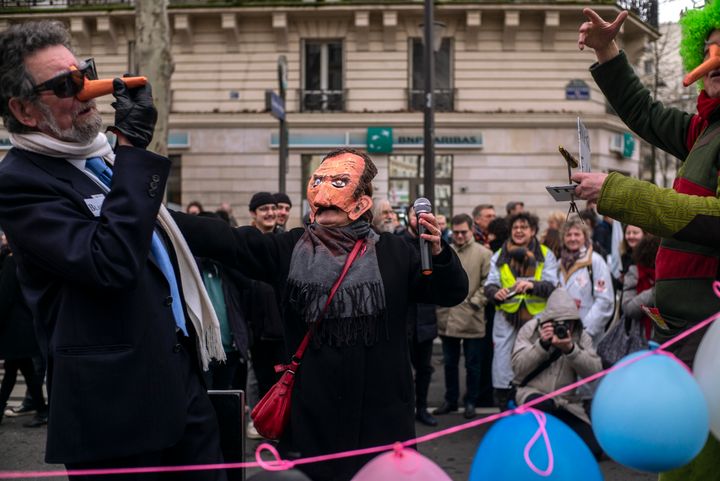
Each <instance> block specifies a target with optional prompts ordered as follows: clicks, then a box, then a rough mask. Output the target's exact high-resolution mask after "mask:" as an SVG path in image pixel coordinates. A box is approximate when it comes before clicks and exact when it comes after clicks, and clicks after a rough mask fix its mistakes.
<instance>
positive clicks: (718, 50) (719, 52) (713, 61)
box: [683, 43, 720, 87]
mask: <svg viewBox="0 0 720 481" xmlns="http://www.w3.org/2000/svg"><path fill="white" fill-rule="evenodd" d="M708 50H709V53H710V56H709V57H708V59H707V60H705V61H704V62H703V63H701V64H700V65H698V66H697V67H695V68H694V69H693V71H692V72H690V73H689V74H687V75H686V76H685V78H684V79H683V86H685V87H687V86H689V85H692V84H694V83H695V82H697V81H698V80H700V79H701V78H703V77H704V76H705V75H706V74H707V73H708V72H712V71H713V70H715V69H718V68H720V45H717V44H715V43H713V44H711V45H710V46H709V47H708Z"/></svg>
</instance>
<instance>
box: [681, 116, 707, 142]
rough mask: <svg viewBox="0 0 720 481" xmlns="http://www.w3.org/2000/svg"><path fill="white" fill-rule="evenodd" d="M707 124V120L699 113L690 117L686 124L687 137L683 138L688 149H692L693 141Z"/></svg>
mask: <svg viewBox="0 0 720 481" xmlns="http://www.w3.org/2000/svg"><path fill="white" fill-rule="evenodd" d="M707 126H708V122H707V120H705V119H703V118H702V117H700V116H699V115H693V116H692V118H691V119H690V126H688V132H687V138H686V139H685V145H687V148H688V150H692V148H693V145H695V141H696V140H697V139H698V137H700V134H701V133H702V131H703V130H705V127H707Z"/></svg>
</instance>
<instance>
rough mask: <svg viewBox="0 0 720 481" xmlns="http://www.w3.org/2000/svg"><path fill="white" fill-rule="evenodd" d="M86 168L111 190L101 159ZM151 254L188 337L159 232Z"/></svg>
mask: <svg viewBox="0 0 720 481" xmlns="http://www.w3.org/2000/svg"><path fill="white" fill-rule="evenodd" d="M85 168H86V169H87V170H89V171H90V172H92V173H93V174H94V175H95V177H97V178H98V179H99V180H100V182H102V183H103V184H105V185H106V186H107V187H108V188H110V185H111V182H112V169H110V167H108V166H107V165H106V164H105V162H104V161H103V160H102V159H101V158H100V157H92V158H89V159H87V160H86V161H85ZM150 252H152V255H153V256H155V261H157V264H158V266H159V267H160V270H161V271H162V273H163V274H164V275H165V278H166V279H167V281H168V284H170V295H171V296H172V304H171V307H172V311H173V317H174V318H175V325H176V326H177V327H178V329H180V330H181V331H182V332H183V334H185V335H186V336H187V335H188V332H187V327H186V326H185V315H184V314H183V309H182V305H181V304H180V299H181V297H180V290H179V289H178V285H177V280H176V279H175V269H173V265H172V262H171V261H170V255H168V252H167V249H165V246H164V245H163V242H162V241H161V240H160V236H159V235H158V234H157V232H154V231H153V236H152V244H150Z"/></svg>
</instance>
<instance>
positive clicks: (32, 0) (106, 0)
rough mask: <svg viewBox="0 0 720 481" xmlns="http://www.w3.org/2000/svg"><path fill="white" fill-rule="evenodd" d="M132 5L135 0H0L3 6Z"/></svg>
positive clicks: (0, 4) (70, 6) (68, 6)
mask: <svg viewBox="0 0 720 481" xmlns="http://www.w3.org/2000/svg"><path fill="white" fill-rule="evenodd" d="M109 5H117V6H132V5H135V0H0V9H2V8H73V7H90V6H97V7H103V6H109Z"/></svg>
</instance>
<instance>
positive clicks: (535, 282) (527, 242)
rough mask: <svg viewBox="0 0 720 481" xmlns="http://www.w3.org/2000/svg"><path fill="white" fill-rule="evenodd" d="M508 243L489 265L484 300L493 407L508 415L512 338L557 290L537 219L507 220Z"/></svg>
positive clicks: (519, 216)
mask: <svg viewBox="0 0 720 481" xmlns="http://www.w3.org/2000/svg"><path fill="white" fill-rule="evenodd" d="M508 226H509V228H510V237H509V238H508V240H507V241H506V242H505V243H504V244H503V246H502V247H501V248H500V249H499V250H498V251H497V252H496V253H495V254H494V255H493V257H492V258H491V259H490V274H488V278H487V281H486V282H485V297H486V298H487V299H491V300H492V301H493V303H494V304H495V306H496V311H495V317H494V321H493V330H492V333H493V344H494V355H493V362H492V382H493V388H494V391H495V393H494V394H495V402H496V404H497V406H498V407H499V408H500V409H507V402H508V400H509V397H508V396H509V394H510V382H511V381H512V379H513V372H512V363H511V355H512V349H513V343H514V342H515V335H516V334H517V331H518V329H520V327H521V326H522V325H523V324H524V323H525V322H527V321H529V320H530V319H532V318H533V317H534V316H537V315H538V314H540V313H541V312H542V311H543V310H544V309H545V303H546V302H547V298H548V297H549V296H550V293H551V292H552V291H553V289H555V286H556V284H557V260H556V258H555V255H553V253H552V251H551V250H550V249H548V248H547V247H546V246H544V245H542V244H540V242H539V241H538V240H537V237H536V235H537V231H538V218H537V217H536V216H534V215H532V214H529V213H527V212H520V213H519V214H516V215H514V216H512V217H510V219H509V220H508Z"/></svg>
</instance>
